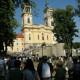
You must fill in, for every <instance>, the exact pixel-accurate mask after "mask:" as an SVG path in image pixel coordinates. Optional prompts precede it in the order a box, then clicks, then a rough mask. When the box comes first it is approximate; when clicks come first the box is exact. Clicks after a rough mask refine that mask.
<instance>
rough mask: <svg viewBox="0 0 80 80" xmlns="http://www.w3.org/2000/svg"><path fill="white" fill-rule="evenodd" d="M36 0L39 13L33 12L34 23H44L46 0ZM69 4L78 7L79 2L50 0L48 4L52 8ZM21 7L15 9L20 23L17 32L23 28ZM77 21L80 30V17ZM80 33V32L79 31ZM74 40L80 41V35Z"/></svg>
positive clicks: (73, 0) (74, 0)
mask: <svg viewBox="0 0 80 80" xmlns="http://www.w3.org/2000/svg"><path fill="white" fill-rule="evenodd" d="M33 1H36V4H37V6H36V12H37V13H38V14H37V16H34V15H35V14H34V13H35V12H34V13H33V23H34V24H43V23H44V21H43V20H44V13H43V11H44V8H45V0H33ZM67 5H73V6H74V7H76V5H77V3H76V0H48V6H49V7H51V8H65V7H66V6H67ZM21 13H22V11H21V9H20V8H17V9H16V11H15V18H16V19H17V21H18V23H19V28H18V29H16V32H17V33H18V32H20V30H21V28H22V17H21ZM75 22H76V25H77V28H78V29H79V32H80V27H79V25H80V18H78V17H76V18H75ZM79 34H80V33H79ZM74 41H77V42H80V37H79V38H75V40H74Z"/></svg>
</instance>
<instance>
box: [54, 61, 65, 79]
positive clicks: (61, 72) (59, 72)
mask: <svg viewBox="0 0 80 80" xmlns="http://www.w3.org/2000/svg"><path fill="white" fill-rule="evenodd" d="M55 72H56V74H55V76H54V80H65V76H66V70H65V68H64V67H63V63H62V61H58V63H57V67H56V70H55Z"/></svg>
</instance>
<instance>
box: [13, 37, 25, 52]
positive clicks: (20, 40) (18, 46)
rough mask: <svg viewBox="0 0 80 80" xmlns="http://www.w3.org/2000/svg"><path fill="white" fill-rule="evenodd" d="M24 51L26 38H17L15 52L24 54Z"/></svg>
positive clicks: (14, 45)
mask: <svg viewBox="0 0 80 80" xmlns="http://www.w3.org/2000/svg"><path fill="white" fill-rule="evenodd" d="M23 50H24V38H16V39H15V40H14V44H13V52H22V51H23Z"/></svg>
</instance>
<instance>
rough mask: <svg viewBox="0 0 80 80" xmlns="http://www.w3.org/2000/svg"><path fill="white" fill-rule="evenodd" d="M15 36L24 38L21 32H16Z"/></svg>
mask: <svg viewBox="0 0 80 80" xmlns="http://www.w3.org/2000/svg"><path fill="white" fill-rule="evenodd" d="M16 38H24V36H23V34H22V33H18V34H17V36H16Z"/></svg>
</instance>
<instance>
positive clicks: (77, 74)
mask: <svg viewBox="0 0 80 80" xmlns="http://www.w3.org/2000/svg"><path fill="white" fill-rule="evenodd" d="M73 80H80V60H77V61H75V62H74V67H73Z"/></svg>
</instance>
